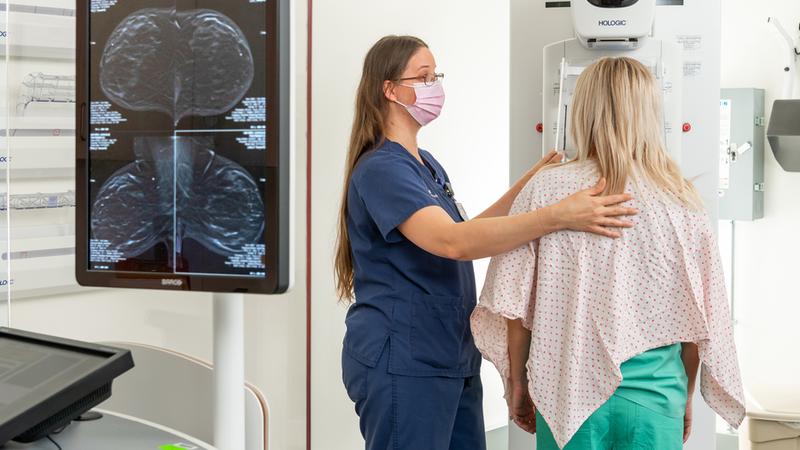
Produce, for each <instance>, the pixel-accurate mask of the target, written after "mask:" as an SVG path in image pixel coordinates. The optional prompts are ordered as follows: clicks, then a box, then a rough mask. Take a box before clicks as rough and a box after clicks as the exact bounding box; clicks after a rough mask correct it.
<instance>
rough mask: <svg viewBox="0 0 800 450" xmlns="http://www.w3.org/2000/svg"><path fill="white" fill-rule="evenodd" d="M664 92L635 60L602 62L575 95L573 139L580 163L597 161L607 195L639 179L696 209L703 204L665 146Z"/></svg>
mask: <svg viewBox="0 0 800 450" xmlns="http://www.w3.org/2000/svg"><path fill="white" fill-rule="evenodd" d="M662 109H663V108H662V100H661V91H660V88H659V86H658V83H657V82H656V79H655V76H654V75H653V74H652V73H651V72H650V70H649V69H648V68H647V67H645V66H644V65H643V64H642V63H640V62H639V61H636V60H635V59H631V58H603V59H600V60H598V61H596V62H595V63H593V64H592V65H590V66H589V67H588V68H587V69H586V70H584V71H583V73H582V74H581V76H580V77H579V78H578V82H577V84H576V86H575V94H574V95H573V105H572V116H571V122H572V128H571V132H572V137H573V139H574V140H575V144H576V147H577V148H578V159H577V160H578V161H583V160H589V159H591V160H595V161H597V164H598V166H599V169H600V175H601V176H602V177H604V178H605V179H606V180H607V181H608V185H607V188H606V193H607V194H618V193H621V192H623V191H624V190H625V185H626V183H627V181H628V179H629V178H631V177H633V180H634V181H636V180H637V178H639V177H638V176H639V175H641V177H642V178H644V180H645V181H649V182H652V183H654V184H655V185H656V186H658V187H659V188H661V189H662V190H663V192H665V193H667V194H668V195H669V196H671V197H672V198H674V199H676V200H678V201H679V202H681V203H683V204H684V205H686V206H690V207H692V208H693V209H699V208H701V205H702V202H701V201H700V198H699V196H698V194H697V191H696V190H695V188H694V186H692V183H691V182H689V181H687V180H686V179H684V178H683V176H682V175H681V172H680V168H679V167H678V164H677V163H675V161H673V160H672V158H670V156H669V154H668V153H667V151H666V146H665V144H664V141H663V125H662V123H663V122H662Z"/></svg>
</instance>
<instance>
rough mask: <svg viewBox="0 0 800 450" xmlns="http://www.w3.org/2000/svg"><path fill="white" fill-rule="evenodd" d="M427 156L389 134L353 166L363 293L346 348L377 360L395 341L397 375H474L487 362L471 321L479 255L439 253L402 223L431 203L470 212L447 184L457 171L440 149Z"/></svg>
mask: <svg viewBox="0 0 800 450" xmlns="http://www.w3.org/2000/svg"><path fill="white" fill-rule="evenodd" d="M420 156H421V157H422V159H423V160H424V161H425V163H426V164H421V163H420V162H419V161H418V160H417V159H416V158H414V156H413V155H412V154H411V153H409V152H408V151H406V149H405V148H403V146H401V145H400V144H398V143H396V142H392V141H389V140H386V141H384V143H383V144H382V145H381V146H380V147H378V148H377V149H375V150H372V151H369V152H368V153H366V154H364V156H362V157H361V160H360V161H359V162H358V164H357V166H356V168H355V170H354V171H353V175H352V177H351V180H350V185H349V188H348V193H347V210H348V214H347V228H348V231H349V235H350V245H351V248H352V255H353V266H354V272H355V273H354V276H355V280H354V284H355V298H356V300H355V303H354V304H353V305H352V306H351V307H350V309H349V310H348V312H347V319H346V324H347V332H346V334H345V338H344V350H345V351H346V352H348V353H349V354H350V355H351V356H352V357H353V358H355V359H357V360H358V361H360V362H361V363H363V364H366V365H367V366H370V367H375V365H376V364H377V363H378V359H379V358H380V356H381V354H382V352H383V351H386V350H388V351H389V352H390V353H389V372H390V373H393V374H396V375H406V376H442V377H471V376H475V375H478V374H479V372H480V364H481V356H480V353H479V352H478V350H477V348H476V347H475V343H474V342H473V340H472V331H471V330H470V326H469V316H470V314H471V313H472V310H473V309H474V308H475V304H476V296H475V274H474V272H473V269H472V263H471V262H463V261H454V260H451V259H447V258H440V257H438V256H435V255H432V254H430V253H428V252H426V251H425V250H423V249H421V248H419V247H417V246H416V245H415V244H414V243H412V242H411V241H409V240H408V239H406V238H405V236H403V234H402V233H400V231H399V230H398V229H397V227H398V226H399V225H400V224H402V223H403V222H405V221H406V220H407V219H408V218H409V217H411V216H412V215H413V214H414V213H415V212H417V211H419V210H420V209H422V208H425V207H428V206H440V207H442V209H444V210H445V211H446V212H447V213H448V214H449V215H450V217H452V218H453V220H455V221H458V222H461V221H462V219H461V216H460V215H459V213H458V209H457V206H456V203H455V199H454V198H453V197H452V196H451V195H448V193H447V189H446V187H445V186H446V183H448V184H449V182H450V180H449V178H448V177H447V173H446V172H445V171H444V169H443V168H442V166H441V165H440V164H439V162H438V161H436V159H434V158H433V156H431V154H430V153H428V152H426V151H424V150H420Z"/></svg>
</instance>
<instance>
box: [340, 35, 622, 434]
mask: <svg viewBox="0 0 800 450" xmlns="http://www.w3.org/2000/svg"><path fill="white" fill-rule="evenodd" d="M442 78H443V75H442V74H439V73H437V72H436V62H435V60H434V58H433V55H432V54H431V52H430V50H429V49H428V47H427V45H426V44H425V43H424V42H423V41H421V40H420V39H417V38H414V37H409V36H388V37H385V38H383V39H381V40H380V41H378V42H377V43H376V44H375V45H374V46H373V47H372V49H371V50H370V51H369V53H368V54H367V56H366V59H365V61H364V67H363V74H362V78H361V83H360V85H359V87H358V92H357V97H356V108H355V119H354V121H353V122H354V123H353V129H352V136H351V139H350V147H349V153H348V158H347V166H346V178H345V190H344V198H343V200H342V206H341V215H340V221H339V238H338V249H337V256H336V275H337V283H338V293H339V296H340V298H341V299H343V300H347V301H352V300H355V301H354V304H353V305H352V306H351V307H350V309H349V311H348V314H347V320H346V322H347V333H346V335H345V339H344V351H343V353H342V371H343V378H344V384H345V387H346V388H347V392H348V395H349V396H350V398H351V399H352V401H353V402H355V409H356V412H357V414H358V415H359V417H360V426H361V432H362V434H363V436H364V438H365V440H366V448H367V449H370V450H373V449H374V450H377V449H381V450H386V449H408V450H412V449H413V450H419V449H430V450H448V449H450V450H456V449H458V450H471V449H479V450H482V449H484V448H485V446H486V445H485V438H484V426H483V412H482V410H481V402H482V387H481V382H480V378H479V372H480V359H481V356H480V353H479V352H478V350H477V349H476V348H475V345H474V343H473V340H472V334H471V332H470V327H469V317H470V314H471V312H472V310H473V309H474V307H475V303H476V298H475V280H474V275H473V269H472V263H471V262H469V261H471V260H474V259H478V258H484V257H489V256H494V255H498V254H501V253H504V252H506V251H509V250H512V249H514V248H516V247H518V246H520V245H522V244H525V243H527V242H529V241H531V240H534V239H537V238H539V237H541V236H543V235H545V234H547V233H551V232H555V231H559V230H564V229H572V230H581V231H589V232H593V233H597V234H601V235H604V236H608V237H618V236H619V232H618V231H615V230H614V229H616V228H622V227H629V226H630V223H628V222H626V221H623V220H621V219H619V218H618V217H619V216H625V215H632V214H635V213H636V211H635V210H632V209H629V208H624V207H621V206H619V204H620V203H622V202H625V201H628V200H630V198H629V197H628V196H627V195H614V196H608V197H600V196H599V194H600V193H601V192H602V191H603V190H604V182H602V181H601V184H600V185H598V186H596V187H595V188H593V189H589V190H586V191H583V192H579V193H577V194H575V195H573V196H571V197H569V198H567V199H565V200H563V201H561V202H560V203H557V204H555V205H552V206H550V207H546V208H542V209H539V210H536V211H532V212H528V213H525V214H519V215H515V216H508V212H509V209H510V207H511V204H512V202H513V200H514V198H515V197H516V196H517V194H518V193H519V191H520V190H521V189H522V187H523V186H524V185H525V184H526V183H527V181H528V180H529V179H530V178H531V177H532V176H533V175H534V174H535V173H536V172H537V171H538V170H539V169H540V168H542V167H543V166H544V165H546V164H548V163H551V162H554V161H555V160H556V159H558V158H559V157H558V156H556V155H555V154H554V153H552V154H550V155H548V157H546V158H545V159H544V160H542V161H541V162H539V163H538V164H537V165H536V166H535V167H533V168H532V169H531V170H530V171H529V172H528V173H527V174H526V175H525V176H524V177H522V179H520V180H519V181H518V182H517V183H516V184H515V185H514V186H513V187H512V188H511V189H510V190H509V191H508V192H507V193H506V194H505V195H503V196H502V197H501V198H500V199H499V200H498V201H497V202H496V203H495V204H493V205H492V206H490V207H489V208H488V209H487V210H486V211H484V212H483V213H482V214H480V215H479V216H477V217H476V218H474V219H472V220H469V219H468V218H467V217H466V214H465V213H464V208H463V207H462V206H461V205H460V204H459V203H458V202H457V201H456V195H455V193H454V190H453V187H452V186H451V184H450V179H449V178H448V176H447V173H446V172H445V170H444V168H443V167H442V166H441V165H440V164H439V163H438V162H437V161H436V159H435V158H434V157H433V155H431V154H430V153H428V152H426V151H425V150H422V149H420V148H419V147H418V146H417V134H418V132H419V130H420V128H421V127H423V126H425V125H427V124H428V123H430V122H431V121H433V120H434V119H436V118H437V116H438V115H439V113H440V112H441V110H442V106H443V104H444V92H443V89H442ZM493 150H496V149H493ZM487 157H491V154H487Z"/></svg>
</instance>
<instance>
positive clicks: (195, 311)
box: [12, 1, 323, 450]
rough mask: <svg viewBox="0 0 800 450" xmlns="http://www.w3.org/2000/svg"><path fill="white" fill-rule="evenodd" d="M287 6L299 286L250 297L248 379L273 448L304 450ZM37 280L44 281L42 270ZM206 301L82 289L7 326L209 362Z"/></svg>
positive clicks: (43, 303) (301, 63)
mask: <svg viewBox="0 0 800 450" xmlns="http://www.w3.org/2000/svg"><path fill="white" fill-rule="evenodd" d="M36 3H38V4H44V2H40V1H37V2H36ZM51 3H52V2H51ZM51 3H48V5H50V4H51ZM61 3H63V2H61ZM291 3H292V4H293V8H294V22H293V34H294V43H293V46H294V54H293V58H294V62H293V67H294V77H293V83H294V86H293V90H292V94H293V96H294V107H295V113H294V117H295V119H296V121H295V124H294V125H295V132H294V141H295V142H294V145H293V151H294V152H295V157H296V170H295V178H294V180H295V183H296V189H297V192H296V196H297V203H296V226H295V229H294V236H293V239H294V242H295V245H296V255H297V258H296V259H295V262H294V264H295V270H296V279H297V283H296V285H295V289H294V290H293V291H292V292H291V293H289V294H287V295H282V296H276V297H267V296H254V295H253V296H248V297H247V302H246V310H245V313H246V323H245V327H246V328H245V333H246V335H245V336H246V337H245V339H246V341H245V345H246V358H247V370H246V375H247V378H248V380H249V381H251V382H253V383H254V384H255V385H256V386H257V387H259V388H260V389H261V390H262V391H263V392H264V394H265V396H266V398H267V401H268V402H269V404H270V408H271V414H272V417H271V426H270V430H271V443H272V447H271V448H273V449H279V450H284V449H285V450H301V449H305V448H306V446H305V423H306V422H305V418H306V409H305V387H306V383H305V382H306V378H305V359H306V356H305V355H306V354H305V320H306V314H305V313H306V308H305V292H306V291H305V250H306V247H305V195H306V191H305V181H306V179H305V167H306V159H305V154H306V152H305V150H306V127H305V124H306V119H305V118H306V115H305V110H306V109H305V105H306V95H305V92H306V71H305V67H306V65H305V63H306V42H307V39H306V26H305V24H306V9H305V5H306V3H305V2H295V1H292V2H291ZM52 5H53V6H57V5H59V3H52ZM63 7H70V8H71V7H74V4H73V3H72V2H70V6H63ZM42 276H43V277H46V276H47V273H46V272H44V273H42ZM210 300H211V295H210V294H202V293H175V292H159V291H131V290H89V289H82V290H79V291H77V292H75V293H70V294H68V295H59V296H49V297H44V298H35V299H23V300H16V301H13V302H12V308H13V323H12V325H13V326H14V327H17V328H23V329H28V330H33V331H38V332H42V333H49V334H55V335H60V336H65V337H71V338H75V339H83V340H89V341H134V342H141V343H146V344H151V345H157V346H162V347H167V348H171V349H174V350H177V351H180V352H184V353H188V354H190V355H193V356H196V357H199V358H203V359H206V360H210V359H211V356H212V335H211V333H212V309H211V301H210ZM319 448H323V447H319Z"/></svg>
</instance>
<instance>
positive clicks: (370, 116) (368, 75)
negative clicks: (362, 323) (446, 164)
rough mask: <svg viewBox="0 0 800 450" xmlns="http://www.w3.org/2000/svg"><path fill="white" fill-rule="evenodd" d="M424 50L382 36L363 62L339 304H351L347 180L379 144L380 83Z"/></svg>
mask: <svg viewBox="0 0 800 450" xmlns="http://www.w3.org/2000/svg"><path fill="white" fill-rule="evenodd" d="M427 46H428V45H427V44H425V42H423V41H422V40H421V39H419V38H416V37H413V36H386V37H384V38H382V39H381V40H379V41H378V42H376V43H375V45H373V46H372V48H371V49H370V50H369V52H368V53H367V56H366V58H364V69H363V71H362V74H361V83H359V85H358V91H357V93H356V105H355V106H356V108H355V116H354V117H353V129H352V131H351V133H350V146H349V149H348V151H347V163H346V165H345V177H344V190H343V193H342V204H341V207H340V208H339V227H338V228H339V229H338V233H337V238H336V261H335V276H336V293H337V295H338V297H339V300H341V301H342V302H346V303H351V302H352V301H353V297H354V292H353V288H354V286H353V282H354V279H353V255H352V251H351V249H350V235H349V233H348V231H347V191H348V188H349V186H350V177H351V176H352V174H353V169H355V167H356V164H357V163H358V161H359V159H360V158H361V156H363V155H364V153H366V152H367V151H369V150H372V149H374V148H376V147H378V146H380V144H382V143H383V139H384V136H385V123H386V116H387V114H388V111H389V102H388V100H387V99H386V96H385V95H384V91H383V85H384V82H385V81H387V80H397V79H398V78H400V77H401V76H402V74H403V72H404V71H405V69H406V66H407V65H408V61H409V60H410V59H411V57H412V56H414V54H415V53H416V52H417V50H419V49H420V48H422V47H427Z"/></svg>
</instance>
